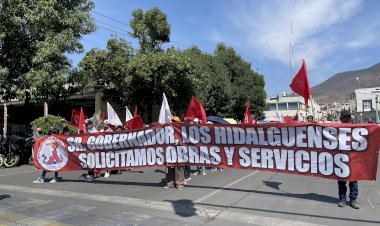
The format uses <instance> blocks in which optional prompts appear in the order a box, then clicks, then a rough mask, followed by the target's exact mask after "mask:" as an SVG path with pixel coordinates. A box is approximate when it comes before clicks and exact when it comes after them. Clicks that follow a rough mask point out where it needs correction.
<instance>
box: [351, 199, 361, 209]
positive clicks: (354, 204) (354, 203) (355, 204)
mask: <svg viewBox="0 0 380 226" xmlns="http://www.w3.org/2000/svg"><path fill="white" fill-rule="evenodd" d="M350 206H351V207H352V208H354V209H359V205H358V204H357V203H356V200H351V201H350Z"/></svg>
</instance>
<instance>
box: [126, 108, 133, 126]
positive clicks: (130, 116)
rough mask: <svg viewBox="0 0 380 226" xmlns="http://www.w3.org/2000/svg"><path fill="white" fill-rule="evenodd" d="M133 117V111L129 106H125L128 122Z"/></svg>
mask: <svg viewBox="0 0 380 226" xmlns="http://www.w3.org/2000/svg"><path fill="white" fill-rule="evenodd" d="M131 119H133V116H132V113H131V111H130V110H129V109H128V107H127V106H125V121H126V122H128V121H129V120H131Z"/></svg>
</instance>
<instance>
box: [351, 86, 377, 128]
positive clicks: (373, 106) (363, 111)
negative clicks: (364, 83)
mask: <svg viewBox="0 0 380 226" xmlns="http://www.w3.org/2000/svg"><path fill="white" fill-rule="evenodd" d="M354 97H355V103H356V105H355V109H354V111H353V112H352V115H353V116H354V117H355V121H356V122H368V121H370V120H372V121H375V120H379V118H378V116H377V117H376V115H378V112H377V111H378V110H380V109H379V98H380V87H373V88H363V89H355V96H354Z"/></svg>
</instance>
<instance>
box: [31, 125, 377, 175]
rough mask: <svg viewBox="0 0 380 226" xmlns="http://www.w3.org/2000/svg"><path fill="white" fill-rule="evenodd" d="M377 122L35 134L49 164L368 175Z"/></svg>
mask: <svg viewBox="0 0 380 226" xmlns="http://www.w3.org/2000/svg"><path fill="white" fill-rule="evenodd" d="M379 135H380V127H379V126H377V125H373V124H324V123H287V124H284V123H273V124H263V125H257V124H254V125H209V124H207V125H195V124H183V123H167V124H161V125H156V126H153V127H148V128H142V129H136V130H128V131H121V132H111V133H91V134H72V135H52V136H48V137H44V138H40V139H39V140H37V141H36V144H35V149H34V150H35V152H34V159H35V164H36V165H37V166H38V167H39V168H41V169H43V170H48V171H68V170H87V169H92V168H96V169H108V170H111V169H124V168H133V167H159V166H164V165H204V166H210V167H218V168H237V169H248V170H262V171H271V172H279V173H288V174H296V175H305V176H316V177H322V178H328V179H334V180H347V181H354V180H375V179H376V170H377V164H378V154H379V151H378V150H379V140H378V137H379Z"/></svg>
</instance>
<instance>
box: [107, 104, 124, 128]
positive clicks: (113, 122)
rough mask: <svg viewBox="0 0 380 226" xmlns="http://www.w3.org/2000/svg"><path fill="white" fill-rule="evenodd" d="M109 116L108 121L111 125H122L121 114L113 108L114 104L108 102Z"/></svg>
mask: <svg viewBox="0 0 380 226" xmlns="http://www.w3.org/2000/svg"><path fill="white" fill-rule="evenodd" d="M107 116H108V119H107V120H108V121H109V123H110V124H111V125H114V126H119V125H122V123H121V121H120V119H119V116H117V114H116V112H115V111H114V110H113V108H112V106H111V105H110V104H109V103H108V102H107Z"/></svg>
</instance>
